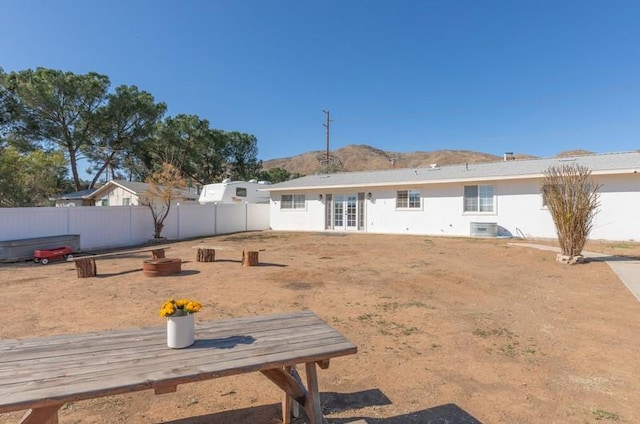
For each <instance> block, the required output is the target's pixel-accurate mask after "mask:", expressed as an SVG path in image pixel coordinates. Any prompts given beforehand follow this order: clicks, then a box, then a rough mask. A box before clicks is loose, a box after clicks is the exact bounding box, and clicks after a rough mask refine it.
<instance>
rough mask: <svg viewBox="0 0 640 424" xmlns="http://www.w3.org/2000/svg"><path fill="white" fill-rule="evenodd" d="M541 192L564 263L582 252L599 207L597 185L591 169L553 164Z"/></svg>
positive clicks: (578, 256)
mask: <svg viewBox="0 0 640 424" xmlns="http://www.w3.org/2000/svg"><path fill="white" fill-rule="evenodd" d="M544 176H545V178H544V181H543V183H542V193H543V198H544V202H545V204H546V205H547V207H548V208H549V212H550V213H551V217H552V218H553V223H554V224H555V226H556V232H557V234H558V242H559V243H560V249H561V250H562V255H564V256H566V257H567V262H569V263H575V262H577V261H578V260H577V259H578V258H580V255H581V253H582V249H584V246H585V244H586V243H587V239H588V237H589V234H590V233H591V229H592V228H593V220H594V217H595V215H596V214H597V210H598V206H599V201H598V199H599V194H598V190H599V189H600V185H599V184H595V183H594V181H593V180H592V178H591V170H590V169H589V168H588V167H586V166H582V165H578V164H576V163H570V164H563V165H561V166H552V167H550V168H549V169H548V170H547V171H545V172H544Z"/></svg>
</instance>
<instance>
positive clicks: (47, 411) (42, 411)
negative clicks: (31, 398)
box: [20, 404, 64, 424]
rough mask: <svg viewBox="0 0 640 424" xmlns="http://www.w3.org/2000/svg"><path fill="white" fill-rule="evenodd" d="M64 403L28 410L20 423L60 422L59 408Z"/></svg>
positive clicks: (46, 423)
mask: <svg viewBox="0 0 640 424" xmlns="http://www.w3.org/2000/svg"><path fill="white" fill-rule="evenodd" d="M62 405H64V404H60V405H51V406H45V407H44V408H35V409H30V410H28V411H27V412H26V413H25V414H24V416H23V417H22V419H21V420H20V424H58V409H60V407H62Z"/></svg>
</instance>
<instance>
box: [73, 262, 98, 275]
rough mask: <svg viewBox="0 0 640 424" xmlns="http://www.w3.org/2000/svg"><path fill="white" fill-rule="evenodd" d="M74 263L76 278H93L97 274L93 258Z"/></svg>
mask: <svg viewBox="0 0 640 424" xmlns="http://www.w3.org/2000/svg"><path fill="white" fill-rule="evenodd" d="M75 263H76V271H77V272H78V278H88V277H95V276H96V275H97V274H98V270H97V268H96V260H95V259H93V258H82V259H76V260H75Z"/></svg>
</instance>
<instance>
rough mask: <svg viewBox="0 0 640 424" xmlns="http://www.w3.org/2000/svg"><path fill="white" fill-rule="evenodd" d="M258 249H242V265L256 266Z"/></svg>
mask: <svg viewBox="0 0 640 424" xmlns="http://www.w3.org/2000/svg"><path fill="white" fill-rule="evenodd" d="M258 253H259V252H258V251H257V250H243V251H242V266H256V265H258Z"/></svg>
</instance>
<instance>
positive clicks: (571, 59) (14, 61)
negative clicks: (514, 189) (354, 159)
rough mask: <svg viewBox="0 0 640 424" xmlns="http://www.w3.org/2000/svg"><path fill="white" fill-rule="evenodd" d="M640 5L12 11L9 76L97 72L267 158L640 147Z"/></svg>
mask: <svg viewBox="0 0 640 424" xmlns="http://www.w3.org/2000/svg"><path fill="white" fill-rule="evenodd" d="M638 16H640V2H638V1H617V0H612V1H589V0H580V1H578V0H576V1H528V2H525V1H479V0H471V1H445V0H440V1H427V0H422V1H410V0H404V1H399V0H388V1H387V0H380V1H377V0H368V1H350V0H323V1H310V0H308V1H307V0H295V1H294V0H286V1H285V0H246V1H243V0H203V1H196V0H183V1H169V0H128V1H124V0H110V1H101V2H98V1H86V0H83V1H76V0H73V1H72V0H57V1H50V0H3V1H2V14H1V16H0V21H1V24H0V66H1V67H3V68H4V70H5V71H7V72H8V71H16V70H21V69H27V68H35V67H38V66H43V67H47V68H53V69H61V70H65V71H67V70H68V71H72V72H76V73H85V72H88V71H96V72H99V73H102V74H106V75H108V76H109V77H110V78H111V81H112V88H115V86H117V85H119V84H129V85H137V86H138V87H139V88H141V89H143V90H146V91H149V92H150V93H152V94H153V95H154V96H155V98H156V100H158V101H164V102H166V103H167V104H168V106H169V112H168V113H169V115H175V114H178V113H187V114H196V115H199V116H200V117H202V118H206V119H208V120H209V121H210V122H211V125H212V126H213V127H215V128H221V129H225V130H238V131H242V132H248V133H251V134H254V135H255V136H256V137H257V138H258V147H259V149H260V153H259V158H260V159H274V158H280V157H286V156H292V155H296V154H299V153H303V152H307V151H311V150H324V148H325V128H324V127H323V125H322V124H323V123H324V119H325V117H324V114H323V113H322V110H323V109H328V110H330V111H331V117H332V119H333V122H332V124H331V148H332V149H337V148H339V147H342V146H346V145H348V144H368V145H371V146H374V147H377V148H380V149H383V150H391V151H397V152H410V151H417V150H420V151H432V150H439V149H462V150H476V151H482V152H486V153H493V154H496V155H501V154H502V153H503V152H505V151H514V152H517V153H528V154H533V155H537V156H552V155H555V154H556V153H558V152H560V151H564V150H570V149H579V148H580V149H586V150H591V151H595V152H613V151H628V150H636V149H640V143H639V140H640V26H639V25H638V23H637V18H638Z"/></svg>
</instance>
